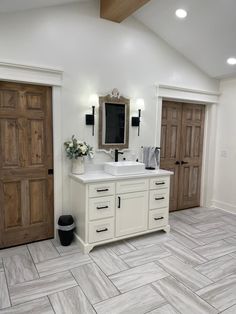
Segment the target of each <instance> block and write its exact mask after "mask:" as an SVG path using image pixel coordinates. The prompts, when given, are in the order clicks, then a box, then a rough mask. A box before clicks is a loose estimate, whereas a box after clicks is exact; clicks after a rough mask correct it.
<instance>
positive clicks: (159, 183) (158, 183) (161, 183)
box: [155, 182, 165, 185]
mask: <svg viewBox="0 0 236 314" xmlns="http://www.w3.org/2000/svg"><path fill="white" fill-rule="evenodd" d="M155 184H156V185H163V184H165V182H156V183H155Z"/></svg>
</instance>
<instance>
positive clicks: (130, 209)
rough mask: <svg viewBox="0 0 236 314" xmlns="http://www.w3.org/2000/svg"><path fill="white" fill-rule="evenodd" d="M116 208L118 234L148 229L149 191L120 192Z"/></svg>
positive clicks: (122, 234)
mask: <svg viewBox="0 0 236 314" xmlns="http://www.w3.org/2000/svg"><path fill="white" fill-rule="evenodd" d="M118 198H119V200H118V202H117V208H116V236H117V237H120V236H124V235H127V234H132V233H136V232H141V231H144V230H146V229H147V219H148V217H147V215H148V210H147V209H148V192H136V193H127V194H120V195H119V196H118Z"/></svg>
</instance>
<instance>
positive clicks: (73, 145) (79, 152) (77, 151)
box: [64, 135, 93, 159]
mask: <svg viewBox="0 0 236 314" xmlns="http://www.w3.org/2000/svg"><path fill="white" fill-rule="evenodd" d="M64 146H65V151H66V155H67V157H69V159H77V158H79V157H84V156H89V157H90V158H93V147H91V146H90V145H88V144H86V142H82V141H79V140H77V139H76V137H75V136H74V135H72V137H71V140H70V141H67V142H65V143H64Z"/></svg>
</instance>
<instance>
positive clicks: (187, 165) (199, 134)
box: [178, 104, 205, 209]
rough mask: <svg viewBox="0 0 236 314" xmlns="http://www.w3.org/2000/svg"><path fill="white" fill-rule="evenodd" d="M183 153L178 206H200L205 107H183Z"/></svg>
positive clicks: (190, 105) (181, 154)
mask: <svg viewBox="0 0 236 314" xmlns="http://www.w3.org/2000/svg"><path fill="white" fill-rule="evenodd" d="M182 108H183V109H182V128H181V153H180V162H181V165H180V174H179V199H178V208H179V209H184V208H190V207H197V206H200V188H201V171H202V151H203V134H204V120H205V107H204V106H203V105H193V104H184V105H183V107H182Z"/></svg>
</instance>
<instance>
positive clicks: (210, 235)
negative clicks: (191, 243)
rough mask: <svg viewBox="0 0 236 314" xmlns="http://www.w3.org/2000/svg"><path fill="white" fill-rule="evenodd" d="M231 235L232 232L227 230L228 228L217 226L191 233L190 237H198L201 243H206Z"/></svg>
mask: <svg viewBox="0 0 236 314" xmlns="http://www.w3.org/2000/svg"><path fill="white" fill-rule="evenodd" d="M233 235H234V233H232V232H229V231H228V230H223V229H220V228H218V229H210V230H207V231H199V233H195V234H193V235H192V237H193V238H195V239H200V240H201V241H202V242H203V243H205V244H208V243H212V242H216V241H219V240H223V239H225V238H229V237H232V236H233Z"/></svg>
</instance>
